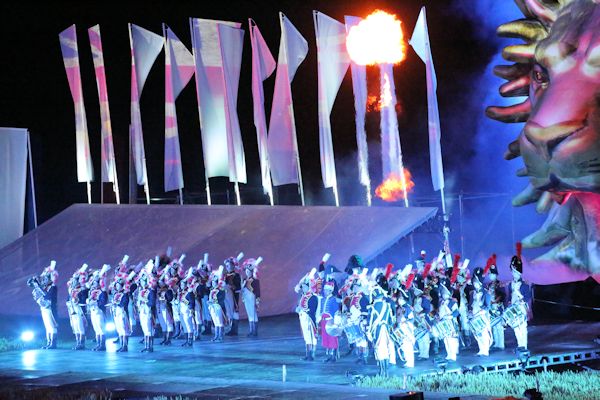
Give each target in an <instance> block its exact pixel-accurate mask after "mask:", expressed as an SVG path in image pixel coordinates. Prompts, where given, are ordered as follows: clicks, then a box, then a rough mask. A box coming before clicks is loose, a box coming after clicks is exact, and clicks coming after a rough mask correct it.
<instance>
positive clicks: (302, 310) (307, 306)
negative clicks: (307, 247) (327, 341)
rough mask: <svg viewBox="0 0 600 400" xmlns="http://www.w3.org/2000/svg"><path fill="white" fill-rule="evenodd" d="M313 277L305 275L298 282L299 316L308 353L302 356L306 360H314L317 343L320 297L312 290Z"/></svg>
mask: <svg viewBox="0 0 600 400" xmlns="http://www.w3.org/2000/svg"><path fill="white" fill-rule="evenodd" d="M311 281H312V279H311V277H310V276H308V275H307V276H305V277H304V278H302V279H301V280H300V282H299V283H298V285H297V287H298V292H299V293H300V295H301V296H300V300H299V301H298V306H297V307H296V312H297V313H298V318H299V319H300V328H301V329H302V336H303V337H304V343H305V344H306V355H305V356H304V358H302V359H303V360H304V361H313V360H314V359H315V358H314V357H315V354H314V353H315V351H316V345H317V322H316V318H317V316H316V314H317V309H318V307H319V299H318V297H317V296H316V295H315V294H314V293H313V292H312V291H311V286H312V282H311Z"/></svg>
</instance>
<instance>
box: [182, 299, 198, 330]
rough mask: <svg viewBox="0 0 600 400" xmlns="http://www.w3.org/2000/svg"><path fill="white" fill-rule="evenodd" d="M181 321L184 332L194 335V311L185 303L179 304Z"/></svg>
mask: <svg viewBox="0 0 600 400" xmlns="http://www.w3.org/2000/svg"><path fill="white" fill-rule="evenodd" d="M179 319H180V320H181V325H182V326H183V331H184V332H185V333H187V334H190V333H194V319H193V314H192V309H191V308H190V307H189V306H188V305H187V304H185V303H179Z"/></svg>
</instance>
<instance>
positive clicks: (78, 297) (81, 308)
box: [67, 264, 88, 350]
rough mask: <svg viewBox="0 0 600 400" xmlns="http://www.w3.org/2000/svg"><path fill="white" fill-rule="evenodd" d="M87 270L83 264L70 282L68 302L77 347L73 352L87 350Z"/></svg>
mask: <svg viewBox="0 0 600 400" xmlns="http://www.w3.org/2000/svg"><path fill="white" fill-rule="evenodd" d="M87 268H88V265H87V264H83V265H82V266H81V268H79V269H78V270H77V271H76V272H75V274H73V276H72V277H71V279H70V280H69V282H68V292H69V297H68V300H67V309H68V311H69V321H70V322H71V329H72V330H73V334H74V335H75V347H73V350H85V327H86V324H87V320H86V318H85V300H86V299H87V295H88V289H87V288H86V287H85V284H86V281H87Z"/></svg>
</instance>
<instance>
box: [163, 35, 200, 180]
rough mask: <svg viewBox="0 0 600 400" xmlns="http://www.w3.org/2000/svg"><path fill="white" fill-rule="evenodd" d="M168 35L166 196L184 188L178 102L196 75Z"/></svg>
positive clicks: (182, 50)
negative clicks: (176, 106) (184, 89)
mask: <svg viewBox="0 0 600 400" xmlns="http://www.w3.org/2000/svg"><path fill="white" fill-rule="evenodd" d="M164 31H165V39H166V42H165V44H166V46H165V192H168V191H171V190H178V189H182V188H183V171H182V168H181V149H180V146H179V131H178V129H177V112H176V108H175V100H177V96H179V93H181V91H182V90H183V88H184V87H185V86H186V85H187V84H188V82H189V81H190V80H191V79H192V76H193V75H194V57H193V56H192V53H190V52H189V50H188V49H187V48H186V47H185V45H184V44H183V43H182V42H181V40H179V38H178V37H177V36H176V35H175V33H173V31H172V30H171V29H169V28H168V27H166V28H164Z"/></svg>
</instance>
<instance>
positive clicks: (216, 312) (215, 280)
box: [208, 265, 228, 342]
mask: <svg viewBox="0 0 600 400" xmlns="http://www.w3.org/2000/svg"><path fill="white" fill-rule="evenodd" d="M210 285H211V287H210V293H209V295H208V309H209V311H210V316H211V318H212V322H213V326H214V327H215V335H214V337H213V338H212V341H213V342H222V341H223V333H224V330H225V325H226V324H228V321H227V315H226V314H225V296H226V294H225V281H224V280H223V266H222V265H220V266H219V269H218V270H216V271H213V272H212V273H211V277H210Z"/></svg>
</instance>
